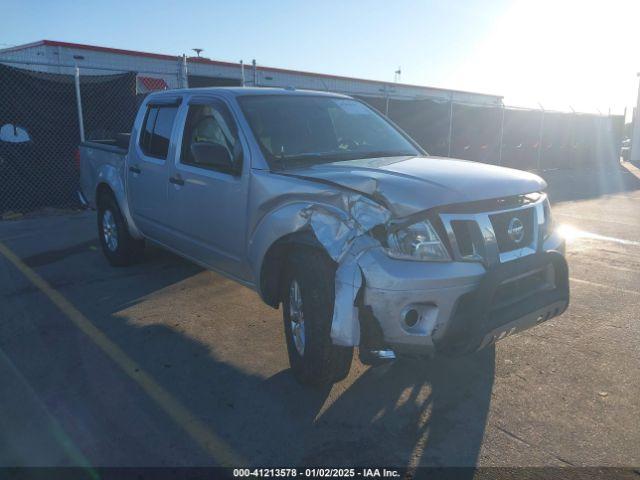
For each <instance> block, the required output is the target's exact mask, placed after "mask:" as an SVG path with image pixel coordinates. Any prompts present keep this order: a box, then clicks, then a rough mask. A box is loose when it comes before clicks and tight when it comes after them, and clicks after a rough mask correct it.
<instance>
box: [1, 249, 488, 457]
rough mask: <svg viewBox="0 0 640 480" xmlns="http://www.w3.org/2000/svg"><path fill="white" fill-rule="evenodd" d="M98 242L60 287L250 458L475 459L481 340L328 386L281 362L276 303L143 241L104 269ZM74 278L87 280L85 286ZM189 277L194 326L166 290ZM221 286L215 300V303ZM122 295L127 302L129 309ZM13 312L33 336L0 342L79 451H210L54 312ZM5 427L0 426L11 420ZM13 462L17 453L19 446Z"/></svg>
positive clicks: (481, 411)
mask: <svg viewBox="0 0 640 480" xmlns="http://www.w3.org/2000/svg"><path fill="white" fill-rule="evenodd" d="M98 255H99V253H97V252H89V253H82V254H77V255H73V256H72V257H67V258H66V261H65V272H75V273H72V275H74V278H75V279H76V280H77V283H75V284H73V283H68V282H67V283H66V285H67V288H69V287H68V286H69V285H76V286H77V288H78V289H77V290H72V291H69V290H67V291H65V296H66V298H68V299H69V301H71V302H72V303H73V304H74V306H75V307H76V308H78V309H79V310H80V311H81V312H82V313H83V314H84V315H85V316H86V318H88V319H89V320H90V321H91V323H92V324H94V325H95V326H96V327H98V328H99V329H100V330H101V331H102V332H103V333H104V334H105V335H106V336H107V337H108V338H109V339H110V340H111V341H112V342H114V343H116V344H117V346H118V347H119V348H120V349H121V350H122V351H123V352H124V353H125V354H126V355H127V356H128V357H129V358H131V359H132V360H133V361H134V362H135V364H136V365H137V366H138V368H139V369H140V370H142V371H143V372H146V373H147V374H148V375H150V376H151V377H152V378H153V380H154V381H155V382H156V383H157V384H158V385H159V386H160V387H161V388H162V389H164V390H165V391H166V392H168V393H169V394H170V395H171V396H173V397H174V398H175V399H177V400H178V402H180V403H181V404H182V405H183V406H184V407H185V408H186V409H187V410H188V411H189V412H190V414H191V415H192V416H193V417H194V418H196V419H197V420H198V421H199V422H200V423H201V424H202V425H204V426H205V427H206V428H207V429H209V430H210V431H211V432H212V433H213V434H214V435H215V436H216V437H218V438H219V439H221V442H222V444H224V445H225V448H226V449H228V450H229V451H231V452H233V453H234V454H235V455H236V456H238V457H240V458H242V459H243V460H244V461H245V462H246V463H247V464H248V465H253V466H267V465H271V466H276V465H277V466H291V465H317V466H319V465H331V466H338V465H343V466H348V465H351V466H366V465H395V466H414V465H437V466H441V465H475V464H476V462H477V459H478V454H479V451H480V446H481V443H482V439H483V436H484V430H485V424H486V421H487V414H488V410H489V404H490V399H491V390H492V385H493V375H494V352H493V350H487V351H485V352H481V353H480V354H478V355H476V356H474V357H469V358H463V359H459V360H449V361H432V362H415V361H414V362H409V361H402V362H400V361H399V362H396V363H393V364H390V365H387V366H383V367H378V368H375V369H367V368H365V367H363V366H362V365H360V364H359V363H358V362H357V361H356V362H354V368H353V369H352V373H351V375H350V376H349V377H348V378H347V379H346V380H345V381H343V382H341V383H340V384H338V385H336V386H334V387H333V388H332V389H320V390H318V389H312V388H307V387H302V386H300V385H298V384H297V383H296V382H295V380H294V379H293V377H292V375H291V374H290V372H289V370H288V366H287V364H286V354H285V352H284V349H285V346H284V343H283V342H282V341H281V337H282V333H281V328H282V326H281V322H280V321H279V320H278V318H279V312H273V311H272V310H270V309H268V307H264V308H262V307H261V306H260V307H256V305H257V304H258V302H259V299H258V298H257V296H256V295H255V294H254V293H252V292H249V291H248V290H247V289H245V288H244V287H240V286H238V285H236V284H235V283H233V282H230V281H228V280H225V279H222V278H221V277H218V276H216V275H212V274H208V273H205V272H202V271H201V270H200V269H199V268H197V267H194V266H193V265H192V264H189V263H188V262H185V261H182V260H180V259H178V258H177V257H175V256H173V255H171V254H168V253H152V255H151V260H148V261H147V263H146V264H145V265H141V266H139V267H134V268H133V269H132V270H130V271H129V272H128V273H127V274H126V275H124V274H123V275H122V278H121V279H120V280H118V281H117V282H115V281H114V278H115V277H114V272H115V270H113V269H109V268H108V267H106V266H105V265H104V263H103V260H102V259H101V258H100V259H99V260H98V259H97V258H98V257H97V256H98ZM36 263H37V262H36ZM66 263H68V265H66ZM87 263H89V264H90V266H89V267H86V265H87ZM61 265H62V264H61ZM82 265H84V267H83V266H82ZM49 274H50V273H49ZM96 276H98V277H103V279H104V281H102V282H101V281H99V279H97V278H96ZM49 280H50V281H51V282H52V283H53V284H55V283H56V282H55V281H53V279H49ZM83 281H86V282H88V281H92V282H94V284H93V286H92V284H90V283H86V285H88V286H83V285H85V284H84V283H83ZM188 288H191V289H196V290H197V288H203V289H204V290H203V291H205V292H215V293H211V296H210V297H209V298H205V299H204V300H203V301H206V302H207V303H206V304H207V305H208V312H205V313H206V315H205V316H204V318H203V319H202V329H203V330H206V331H207V332H208V333H207V335H206V337H200V336H199V335H197V334H194V333H193V331H190V332H187V331H185V329H183V328H182V327H181V322H184V320H185V315H191V314H193V309H192V310H189V311H187V312H185V308H186V307H184V306H183V303H181V302H183V301H184V299H183V298H182V297H180V295H179V294H178V293H176V292H180V291H182V290H184V289H188ZM168 291H170V292H173V293H169V294H168V295H169V297H170V304H169V305H170V306H168V307H164V306H162V305H160V304H158V303H157V302H156V300H158V299H162V298H163V296H165V292H168ZM150 297H153V298H154V299H155V300H153V301H151V300H149V299H150ZM222 298H224V308H223V309H219V306H216V305H215V304H216V303H217V302H220V301H221V300H220V299H222ZM234 305H235V307H234ZM29 308H36V306H35V305H32V306H30V307H29ZM38 308H39V307H38ZM130 308H138V310H136V313H135V314H131V313H128V312H130V310H129V309H130ZM230 308H237V310H236V312H237V316H238V321H240V322H244V323H245V324H255V325H256V327H255V328H257V329H258V330H256V331H251V330H248V329H247V328H244V327H243V328H238V324H237V322H233V321H229V318H228V317H229V313H230V312H229V309H230ZM199 310H203V309H199ZM231 313H233V312H231ZM154 315H155V320H153V321H146V323H145V318H147V317H148V316H154ZM23 318H27V319H28V322H29V331H31V332H32V336H31V337H29V338H25V339H22V340H21V341H20V342H17V343H12V342H10V341H7V340H4V341H3V342H2V343H0V348H2V350H3V352H4V353H5V354H6V355H7V356H8V357H10V358H11V360H12V362H13V364H14V365H15V367H16V369H17V370H18V371H19V372H20V373H21V375H22V376H23V378H24V380H25V381H26V382H27V383H28V384H29V385H30V387H31V389H32V390H33V392H35V394H36V395H37V396H38V400H39V401H41V402H42V403H43V404H44V405H45V406H46V408H47V409H48V411H49V412H50V413H51V415H52V416H53V417H55V418H56V420H57V421H58V422H59V424H60V425H61V427H62V430H63V431H64V432H66V434H67V435H68V437H69V439H70V441H71V443H72V444H74V445H75V446H76V447H77V448H78V449H80V450H81V451H82V453H83V454H84V455H85V456H86V458H87V460H88V461H89V463H91V464H93V465H105V466H110V465H115V466H136V465H138V466H163V465H183V466H191V465H199V466H203V465H204V466H206V465H214V464H216V463H217V462H219V461H220V459H221V457H220V458H211V456H210V455H209V454H207V453H206V452H204V451H203V450H202V449H201V448H200V447H199V446H198V444H197V443H196V442H194V440H193V439H192V438H191V437H189V436H188V435H187V434H186V433H185V430H184V428H183V427H184V425H180V424H179V423H178V424H177V423H176V422H175V420H172V418H171V415H170V414H168V413H167V411H165V410H163V409H161V408H158V405H157V404H156V403H155V402H153V401H152V400H151V398H150V397H149V396H148V394H146V393H145V392H144V390H143V389H141V388H140V385H139V384H136V382H135V380H133V379H132V378H130V377H129V376H127V375H125V374H124V373H123V372H122V370H120V369H119V368H118V367H117V366H115V364H114V363H113V362H112V361H111V360H110V359H109V358H107V357H106V356H105V355H104V353H103V352H102V351H100V350H99V349H98V348H97V347H96V345H95V344H94V343H93V342H91V341H89V340H88V338H87V337H86V336H85V335H84V334H83V333H81V332H79V331H77V330H76V329H75V328H73V327H72V326H71V324H70V322H69V320H68V319H67V318H65V316H64V315H63V314H62V313H61V312H58V311H55V309H51V312H50V313H49V314H48V315H41V314H40V315H36V314H33V315H31V314H29V313H28V312H27V315H26V316H23ZM52 329H55V331H56V332H57V333H56V335H53V336H52V335H51V332H52ZM248 336H252V337H253V338H252V339H249V338H248ZM203 338H206V340H203ZM256 338H257V339H260V338H263V340H262V341H261V342H262V343H260V341H258V343H256V341H257V340H255V339H256ZM25 342H27V343H28V344H29V345H30V348H29V349H25V348H24V343H25ZM256 345H260V348H255V346H256ZM34 351H35V352H37V353H38V354H37V355H34V354H33V352H34ZM261 365H262V366H265V367H261ZM265 371H267V373H266V374H265V373H264V372H265ZM258 372H259V373H258ZM268 372H275V373H268ZM4 434H6V435H8V437H7V438H9V437H10V436H11V435H15V434H16V432H4ZM0 440H1V438H0ZM214 457H215V455H214ZM24 462H25V464H28V463H29V457H28V456H26V457H25V458H24ZM73 462H74V460H73V459H72V460H62V459H60V461H59V463H60V464H63V465H64V464H73Z"/></svg>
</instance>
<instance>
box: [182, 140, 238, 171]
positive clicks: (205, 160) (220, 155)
mask: <svg viewBox="0 0 640 480" xmlns="http://www.w3.org/2000/svg"><path fill="white" fill-rule="evenodd" d="M191 154H192V155H193V158H194V160H195V161H196V163H197V164H198V165H201V166H203V167H212V168H215V169H217V170H223V171H226V172H229V173H233V172H234V165H233V159H232V158H231V154H230V153H229V150H227V148H226V147H224V146H223V145H220V144H219V143H213V142H194V143H192V144H191Z"/></svg>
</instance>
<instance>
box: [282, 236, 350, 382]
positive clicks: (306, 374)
mask: <svg viewBox="0 0 640 480" xmlns="http://www.w3.org/2000/svg"><path fill="white" fill-rule="evenodd" d="M334 277H335V264H334V263H333V262H332V261H331V260H330V259H329V258H328V257H327V255H326V254H325V253H324V252H322V251H320V250H316V249H312V248H304V247H300V248H297V249H295V250H294V251H293V252H292V254H291V255H290V256H289V262H288V265H287V269H286V273H285V279H284V280H285V281H284V282H283V283H284V288H283V292H282V299H283V301H282V304H283V309H282V310H283V311H282V316H283V320H284V331H285V336H286V340H287V351H288V353H289V363H290V365H291V370H292V371H293V375H294V376H295V378H296V380H298V381H299V382H300V383H302V384H306V385H327V384H331V383H334V382H338V381H340V380H342V379H344V378H345V377H346V376H347V375H348V374H349V369H350V367H351V360H352V357H353V347H340V346H336V345H333V343H332V341H331V322H332V319H333V303H334V298H335V291H334V281H335V280H334Z"/></svg>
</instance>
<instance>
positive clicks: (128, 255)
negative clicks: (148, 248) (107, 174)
mask: <svg viewBox="0 0 640 480" xmlns="http://www.w3.org/2000/svg"><path fill="white" fill-rule="evenodd" d="M98 237H99V238H100V245H101V246H102V252H103V253H104V256H105V257H107V260H108V262H109V263H110V264H111V265H113V266H114V267H123V266H126V265H130V264H132V263H134V262H136V261H138V260H139V259H140V257H141V256H142V251H143V249H144V240H138V239H136V238H133V237H132V236H131V234H130V233H129V228H128V226H127V222H126V220H125V219H124V217H123V215H122V212H121V211H120V208H119V207H118V204H117V202H116V201H115V199H114V198H113V196H112V195H107V194H104V195H103V196H102V197H101V198H100V200H99V202H98Z"/></svg>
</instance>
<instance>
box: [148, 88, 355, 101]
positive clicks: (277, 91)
mask: <svg viewBox="0 0 640 480" xmlns="http://www.w3.org/2000/svg"><path fill="white" fill-rule="evenodd" d="M193 93H218V94H223V95H224V96H231V97H242V96H249V95H251V96H255V95H292V96H315V97H317V96H326V97H335V98H351V97H350V96H348V95H343V94H340V93H334V92H326V91H321V90H298V89H294V88H290V87H203V88H178V89H172V90H163V91H161V92H154V93H151V94H150V95H149V97H148V98H154V99H159V98H162V97H164V96H168V97H171V96H175V95H176V94H177V95H184V94H193Z"/></svg>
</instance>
